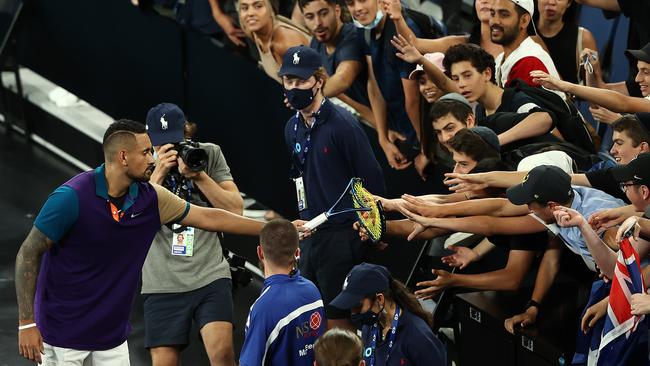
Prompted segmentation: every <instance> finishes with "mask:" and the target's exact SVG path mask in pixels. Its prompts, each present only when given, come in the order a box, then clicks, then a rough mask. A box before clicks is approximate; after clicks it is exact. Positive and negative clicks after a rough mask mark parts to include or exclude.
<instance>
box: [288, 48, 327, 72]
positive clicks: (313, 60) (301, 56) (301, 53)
mask: <svg viewBox="0 0 650 366" xmlns="http://www.w3.org/2000/svg"><path fill="white" fill-rule="evenodd" d="M321 66H323V63H322V61H321V59H320V55H319V54H318V52H316V51H315V50H313V49H311V48H309V47H307V46H305V45H300V46H295V47H291V48H289V49H288V50H287V52H285V53H284V56H283V57H282V66H280V71H278V75H279V76H284V75H290V76H297V77H299V78H301V79H303V80H306V79H309V78H310V77H311V76H312V75H314V73H315V72H316V70H318V69H319V68H320V67H321Z"/></svg>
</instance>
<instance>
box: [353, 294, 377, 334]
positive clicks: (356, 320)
mask: <svg viewBox="0 0 650 366" xmlns="http://www.w3.org/2000/svg"><path fill="white" fill-rule="evenodd" d="M375 301H376V300H375ZM382 311H384V307H383V305H382V307H381V310H379V313H374V312H373V311H372V306H371V307H370V309H368V311H366V312H365V313H357V314H352V316H351V317H350V321H352V324H354V326H355V327H357V328H358V329H362V328H363V326H364V325H367V326H372V325H374V324H375V323H376V322H377V320H378V319H379V314H381V312H382Z"/></svg>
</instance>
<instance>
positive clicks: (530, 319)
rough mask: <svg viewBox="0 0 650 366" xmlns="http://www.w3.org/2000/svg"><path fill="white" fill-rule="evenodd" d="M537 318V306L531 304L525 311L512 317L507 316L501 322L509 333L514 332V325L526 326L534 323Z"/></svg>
mask: <svg viewBox="0 0 650 366" xmlns="http://www.w3.org/2000/svg"><path fill="white" fill-rule="evenodd" d="M536 320H537V307H535V306H531V307H529V308H528V309H526V311H524V312H523V313H521V314H517V315H515V316H513V317H512V318H508V319H506V320H505V321H504V322H503V325H504V326H505V328H506V330H507V331H508V332H509V333H510V334H515V327H521V328H524V327H527V326H529V325H532V324H535V321H536Z"/></svg>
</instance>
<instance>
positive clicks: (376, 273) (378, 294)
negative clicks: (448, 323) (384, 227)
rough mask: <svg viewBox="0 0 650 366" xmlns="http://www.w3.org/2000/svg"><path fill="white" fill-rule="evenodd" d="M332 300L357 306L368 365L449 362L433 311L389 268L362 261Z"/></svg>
mask: <svg viewBox="0 0 650 366" xmlns="http://www.w3.org/2000/svg"><path fill="white" fill-rule="evenodd" d="M332 305H334V306H336V307H338V308H341V309H352V313H353V321H354V323H355V324H356V325H357V327H358V328H361V333H362V336H361V338H362V340H363V345H364V347H365V349H364V353H363V357H364V359H365V361H366V363H367V364H369V365H380V366H383V365H405V364H409V365H416V366H419V365H422V366H424V365H427V366H428V365H446V364H447V351H446V349H445V347H444V346H443V344H442V343H441V342H440V340H438V338H437V337H436V336H435V335H434V334H433V332H432V331H431V322H432V319H431V314H429V313H427V312H425V311H424V309H422V305H420V303H419V302H418V301H417V299H416V298H415V296H414V295H413V294H412V293H410V292H409V291H408V289H407V288H406V286H404V285H403V284H402V283H401V282H399V281H397V280H395V279H393V278H392V277H391V275H390V273H389V272H388V270H387V269H386V267H383V266H379V265H376V264H369V263H361V264H359V265H357V266H355V267H354V268H352V270H351V271H350V273H349V274H348V276H347V277H346V278H345V282H344V284H343V290H342V291H341V293H340V294H339V295H338V296H337V297H336V298H335V299H334V300H333V301H332Z"/></svg>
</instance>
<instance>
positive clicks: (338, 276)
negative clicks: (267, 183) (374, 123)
mask: <svg viewBox="0 0 650 366" xmlns="http://www.w3.org/2000/svg"><path fill="white" fill-rule="evenodd" d="M279 75H280V77H282V83H283V86H284V92H285V95H286V97H287V100H288V102H289V103H290V104H291V106H292V107H293V108H294V109H295V110H296V114H295V115H294V116H293V117H292V118H291V119H290V120H289V122H288V123H287V125H286V127H285V130H284V136H285V141H286V143H287V147H288V149H289V151H290V152H291V163H292V172H293V177H292V178H293V179H294V181H295V184H296V193H297V197H298V210H299V212H300V217H301V219H303V220H310V219H312V218H314V217H316V216H318V215H319V214H321V213H323V212H325V211H327V210H328V209H329V208H330V207H331V205H333V204H334V202H336V200H337V199H338V197H339V196H340V195H341V192H342V191H343V189H345V187H346V186H347V184H348V182H349V181H350V179H351V178H352V177H360V178H362V179H363V181H364V184H365V186H366V188H367V189H368V190H369V191H370V192H373V193H375V194H381V193H380V192H384V181H383V175H382V171H381V168H380V167H379V164H378V163H377V160H376V159H375V156H374V155H373V152H372V149H371V148H370V143H369V142H368V138H367V136H366V135H365V133H364V131H363V130H362V128H361V126H360V125H359V123H358V122H357V121H356V120H355V119H354V117H353V116H352V115H351V114H350V113H349V112H348V111H346V110H344V109H342V108H340V107H337V106H335V105H333V104H332V103H331V102H330V101H329V100H328V99H327V98H325V97H324V96H323V94H322V90H323V86H324V84H325V79H326V74H325V70H324V69H323V67H322V64H321V59H320V57H319V55H318V53H317V52H316V51H314V50H313V49H311V48H309V47H305V46H297V47H292V48H290V49H289V50H287V52H286V53H285V55H284V58H283V62H282V66H281V68H280V72H279ZM345 200H347V201H346V202H343V203H341V205H342V207H343V205H347V207H352V203H351V202H350V197H349V195H346V197H345ZM354 220H355V217H354V214H342V215H338V216H335V217H332V218H331V219H330V220H329V222H327V223H326V224H324V225H322V226H320V227H319V228H318V230H317V231H316V232H315V233H314V234H312V235H311V236H310V237H309V238H307V239H305V240H303V241H302V242H301V245H300V250H301V252H302V255H301V258H300V271H301V272H302V274H303V276H305V277H306V278H307V279H309V280H311V281H313V282H314V284H316V286H317V287H318V289H319V290H320V292H321V294H322V296H323V301H324V302H325V304H326V305H327V304H328V303H329V302H330V301H331V300H332V299H333V298H334V297H335V296H336V295H337V294H338V292H339V289H340V288H341V285H342V284H343V279H344V278H345V276H346V275H347V273H348V272H349V271H350V269H351V268H352V266H354V265H355V264H357V263H360V262H361V261H362V259H363V244H362V242H361V241H360V239H359V237H358V235H356V232H355V231H354V230H352V224H353V223H354ZM326 313H327V318H328V327H330V328H331V327H333V326H338V327H348V328H351V324H350V322H349V312H348V311H342V310H340V309H335V308H332V307H330V306H326Z"/></svg>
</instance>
